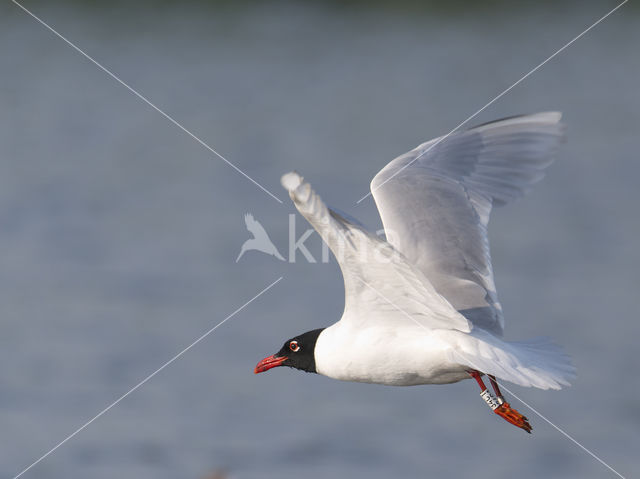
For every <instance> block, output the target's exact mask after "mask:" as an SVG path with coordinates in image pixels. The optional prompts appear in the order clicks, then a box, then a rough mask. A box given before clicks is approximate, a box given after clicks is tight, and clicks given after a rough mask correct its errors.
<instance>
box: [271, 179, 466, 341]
mask: <svg viewBox="0 0 640 479" xmlns="http://www.w3.org/2000/svg"><path fill="white" fill-rule="evenodd" d="M281 181H282V185H283V186H284V187H285V189H286V190H287V191H288V192H289V196H290V197H291V199H292V200H293V203H294V205H295V207H296V208H297V209H298V211H299V212H300V213H301V214H302V215H303V216H304V217H305V218H306V219H307V221H309V223H310V224H311V226H313V227H314V228H315V230H316V231H317V232H318V233H319V234H320V236H321V237H322V239H323V240H324V241H325V243H326V244H327V245H328V246H329V248H330V249H331V251H332V252H333V254H334V255H335V257H336V260H337V261H338V264H339V265H340V270H341V271H342V276H343V279H344V286H345V313H346V312H347V311H348V312H349V313H353V314H344V315H343V318H342V321H349V322H357V323H358V324H357V327H363V326H364V325H365V324H372V323H374V322H376V321H382V322H385V323H388V322H389V321H394V320H398V318H399V320H400V321H403V322H407V321H409V320H411V321H413V322H414V323H415V324H416V325H420V326H422V327H423V328H426V329H457V330H459V331H464V332H469V331H470V330H471V325H470V324H469V322H468V321H467V319H466V318H465V317H464V316H462V315H461V314H460V313H458V312H457V311H456V310H455V309H454V308H453V307H452V306H451V305H450V304H449V302H447V300H446V299H444V298H443V297H442V296H441V295H440V294H438V293H437V292H436V290H435V289H434V287H433V285H432V284H431V283H430V282H429V280H428V279H427V278H425V277H424V275H423V274H422V273H421V272H420V271H419V270H417V269H416V268H414V267H413V266H412V265H411V264H409V263H407V261H406V259H405V258H404V257H403V256H402V255H401V254H398V253H397V251H395V250H394V248H393V247H392V246H391V245H389V244H388V243H387V242H386V241H384V240H382V239H380V238H378V237H377V236H375V235H373V234H371V233H370V232H368V231H366V230H365V229H364V228H363V227H361V226H360V225H358V224H356V223H354V222H353V221H350V220H348V219H347V218H345V217H343V216H341V215H340V214H338V213H336V212H335V211H332V210H330V209H329V208H328V207H327V206H326V204H325V203H324V201H323V200H322V199H321V198H320V196H318V194H316V192H315V191H314V190H313V189H312V188H311V185H310V184H309V183H307V182H306V181H304V179H303V178H302V177H301V176H300V175H298V174H297V173H295V172H292V173H287V174H286V175H284V176H283V177H282V180H281ZM398 313H402V314H398ZM409 324H411V323H409Z"/></svg>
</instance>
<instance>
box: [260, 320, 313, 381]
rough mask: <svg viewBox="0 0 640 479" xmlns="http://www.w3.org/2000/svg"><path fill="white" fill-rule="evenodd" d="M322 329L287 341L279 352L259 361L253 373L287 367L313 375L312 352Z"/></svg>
mask: <svg viewBox="0 0 640 479" xmlns="http://www.w3.org/2000/svg"><path fill="white" fill-rule="evenodd" d="M323 329H324V328H321V329H314V330H313V331H308V332H306V333H304V334H301V335H300V336H296V337H295V338H291V339H289V340H288V341H286V342H285V343H284V346H282V348H281V349H280V351H278V352H277V353H276V354H274V355H273V356H269V357H266V358H264V359H263V360H262V361H260V362H259V363H258V364H257V366H256V369H255V371H254V372H255V373H256V374H258V373H263V372H265V371H268V370H269V369H271V368H275V367H277V366H289V367H290V368H296V369H300V370H302V371H306V372H308V373H315V372H316V360H315V357H314V355H313V351H314V349H315V347H316V341H317V340H318V336H320V333H321V332H322V330H323Z"/></svg>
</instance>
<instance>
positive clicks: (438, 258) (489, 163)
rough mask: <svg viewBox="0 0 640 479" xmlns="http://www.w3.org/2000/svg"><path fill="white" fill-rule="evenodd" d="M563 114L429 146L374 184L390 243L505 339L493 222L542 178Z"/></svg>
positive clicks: (493, 126) (507, 122) (502, 124)
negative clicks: (495, 209)
mask: <svg viewBox="0 0 640 479" xmlns="http://www.w3.org/2000/svg"><path fill="white" fill-rule="evenodd" d="M560 117H561V114H560V113H557V112H548V113H538V114H534V115H525V116H518V117H512V118H505V119H503V120H498V121H495V122H491V123H486V124H483V125H480V126H477V127H475V128H472V129H470V130H467V131H462V132H458V133H454V134H452V135H450V136H448V137H441V138H436V139H434V140H431V141H429V142H427V143H424V144H422V145H420V146H418V147H417V148H415V149H414V150H412V151H410V152H408V153H405V154H404V155H402V156H400V157H398V158H396V159H395V160H393V161H391V162H390V163H389V164H388V165H387V166H385V167H384V168H383V169H382V170H381V171H380V172H379V173H378V174H377V175H376V176H375V177H374V179H373V181H372V182H371V192H372V194H373V197H374V198H375V201H376V204H377V206H378V210H379V211H380V216H381V218H382V222H383V224H384V228H385V231H386V233H387V240H388V241H389V242H390V243H391V244H392V245H393V246H394V247H395V248H396V249H398V250H399V251H400V252H401V253H402V254H404V255H405V256H406V258H407V259H408V260H409V262H411V264H412V265H415V266H416V267H417V268H418V269H420V271H421V272H422V273H424V275H425V276H426V277H427V278H429V281H430V282H431V283H432V284H433V286H434V287H435V289H436V291H438V293H440V294H441V295H443V296H444V297H445V298H446V299H447V300H448V301H449V302H450V303H451V304H452V305H453V307H454V308H455V309H457V310H458V311H460V312H461V313H462V314H463V315H464V316H465V317H466V318H467V319H469V320H470V321H471V322H472V323H473V324H474V325H475V326H478V327H481V328H483V329H485V330H488V331H491V332H492V333H494V334H497V335H502V331H503V328H504V319H503V316H502V309H501V307H500V303H498V298H497V294H496V288H495V284H494V280H493V270H492V268H491V257H490V254H489V240H488V238H487V225H488V222H489V214H490V212H491V208H492V206H493V205H497V206H499V205H504V204H506V203H508V202H510V201H512V200H513V199H515V198H519V197H521V196H522V195H524V194H525V193H526V192H527V191H529V189H531V187H532V186H533V184H534V183H536V182H537V181H539V180H540V179H542V177H543V176H544V169H545V168H546V167H547V166H549V165H550V164H551V163H552V161H553V155H554V153H555V151H556V150H557V147H558V145H559V143H560V141H561V139H562V125H561V123H560Z"/></svg>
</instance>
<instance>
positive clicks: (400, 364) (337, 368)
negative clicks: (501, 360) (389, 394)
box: [314, 321, 469, 386]
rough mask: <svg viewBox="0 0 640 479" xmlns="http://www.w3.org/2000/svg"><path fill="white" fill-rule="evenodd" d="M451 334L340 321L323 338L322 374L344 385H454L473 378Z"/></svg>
mask: <svg viewBox="0 0 640 479" xmlns="http://www.w3.org/2000/svg"><path fill="white" fill-rule="evenodd" d="M449 334H450V333H449V332H446V331H444V330H432V331H429V332H425V331H423V330H421V328H418V327H407V328H391V327H390V328H363V329H359V330H357V331H354V330H353V327H352V326H351V325H350V324H349V322H348V321H344V322H343V321H339V322H337V323H336V324H334V325H332V326H330V327H328V328H326V329H325V330H324V331H322V333H320V336H319V337H318V341H317V343H316V348H315V352H314V354H315V360H316V371H317V372H318V373H319V374H323V375H325V376H329V377H331V378H333V379H340V380H342V381H357V382H363V383H376V384H386V385H389V386H415V385H418V384H447V383H454V382H457V381H461V380H462V379H466V378H468V377H469V375H468V374H467V373H466V369H469V368H468V367H465V366H462V365H460V364H458V363H455V362H453V361H451V360H450V359H449V354H448V353H449V351H450V350H451V341H450V340H451V338H449V337H447V336H448V335H449ZM454 334H455V333H454ZM458 334H463V333H458Z"/></svg>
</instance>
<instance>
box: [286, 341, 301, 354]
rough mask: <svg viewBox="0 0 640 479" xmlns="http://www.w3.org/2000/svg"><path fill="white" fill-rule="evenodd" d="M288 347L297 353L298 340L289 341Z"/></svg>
mask: <svg viewBox="0 0 640 479" xmlns="http://www.w3.org/2000/svg"><path fill="white" fill-rule="evenodd" d="M289 349H290V350H291V351H293V352H294V353H297V352H298V351H300V346H298V341H291V342H290V343H289Z"/></svg>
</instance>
